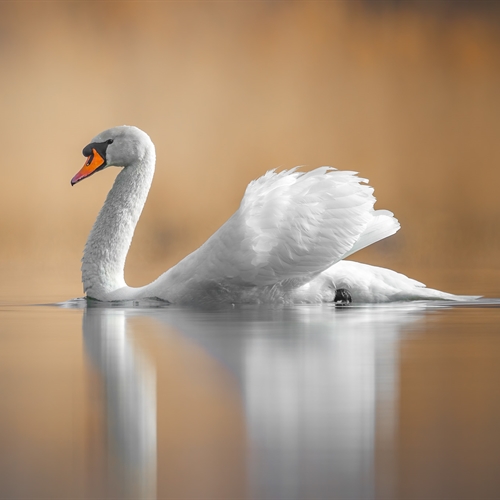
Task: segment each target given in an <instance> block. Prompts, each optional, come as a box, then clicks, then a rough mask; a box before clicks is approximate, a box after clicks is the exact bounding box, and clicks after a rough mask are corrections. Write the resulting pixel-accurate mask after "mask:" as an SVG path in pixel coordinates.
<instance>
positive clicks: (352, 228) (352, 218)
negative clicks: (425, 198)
mask: <svg viewBox="0 0 500 500" xmlns="http://www.w3.org/2000/svg"><path fill="white" fill-rule="evenodd" d="M366 182H367V180H366V179H363V178H360V177H358V176H357V173H356V172H350V171H340V170H335V169H333V168H330V167H320V168H317V169H315V170H312V171H310V172H306V173H304V172H299V171H297V169H292V170H283V171H281V172H276V171H274V170H272V171H269V172H267V173H266V174H265V175H263V176H262V177H260V178H259V179H257V180H255V181H252V182H251V183H250V184H249V185H248V187H247V189H246V192H245V195H244V197H243V199H242V202H241V205H240V207H239V209H238V210H237V211H236V213H235V214H234V215H233V216H232V217H231V218H230V219H229V220H228V221H227V222H226V223H225V224H224V225H223V226H222V227H221V228H220V229H219V230H218V231H217V232H215V233H214V234H213V235H212V237H210V238H209V239H208V240H207V241H206V243H204V244H203V245H202V246H201V247H200V248H199V249H198V250H196V251H195V252H193V253H192V254H190V255H189V256H188V257H186V258H185V259H184V260H182V261H181V262H180V263H179V264H177V265H176V266H174V268H172V269H171V270H169V271H167V273H166V274H165V275H163V276H164V277H165V278H163V277H160V278H159V280H158V281H159V282H161V281H163V279H164V280H165V281H168V283H170V284H172V283H173V282H176V280H179V281H180V280H182V282H183V283H184V284H185V286H186V287H188V288H191V289H193V288H194V287H195V286H198V285H199V284H200V283H207V282H211V283H214V282H215V283H218V284H228V285H235V286H256V287H261V286H268V285H274V284H276V283H282V282H285V281H287V280H289V281H290V282H291V283H293V284H294V286H297V284H299V283H305V282H307V281H309V280H311V279H312V278H313V277H315V276H316V275H318V274H319V273H320V272H322V271H323V270H325V269H327V268H329V267H330V266H331V265H333V264H334V263H336V262H338V261H339V260H340V259H342V258H343V257H344V256H345V255H346V254H349V253H352V252H353V251H355V250H354V249H355V248H356V245H357V246H358V247H359V248H362V247H363V246H366V244H369V242H370V241H371V242H374V241H377V240H378V239H381V237H385V236H383V235H382V236H380V235H381V234H382V233H383V234H386V233H389V232H390V231H393V232H395V231H396V230H397V227H399V226H397V221H396V219H394V218H393V217H392V214H390V212H386V211H384V212H383V213H382V212H381V213H380V214H379V213H378V212H375V211H374V210H373V205H374V203H375V197H374V196H373V189H372V188H371V187H370V186H368V185H367V184H366ZM389 214H390V215H389ZM380 215H383V216H384V217H385V218H386V219H387V220H389V219H392V220H393V221H395V222H387V221H386V222H384V223H380V220H381V219H380V220H378V219H379V218H380ZM374 220H378V222H374ZM396 226H397V227H396ZM379 227H383V228H384V231H385V232H384V231H382V233H380V231H378V228H379ZM388 228H389V229H388ZM365 233H367V234H365ZM363 234H365V236H363ZM391 234H392V233H391ZM377 235H379V236H380V237H378V238H377ZM386 235H388V234H386ZM360 240H361V241H360ZM357 242H358V243H357ZM367 242H368V243H367ZM167 275H168V278H167ZM158 285H160V283H158ZM191 285H193V286H191Z"/></svg>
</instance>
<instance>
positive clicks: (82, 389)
mask: <svg viewBox="0 0 500 500" xmlns="http://www.w3.org/2000/svg"><path fill="white" fill-rule="evenodd" d="M499 381H500V301H497V300H494V299H483V300H482V301H480V302H478V303H474V304H466V305H462V306H455V307H451V306H450V305H449V304H445V303H439V304H436V303H434V304H429V303H414V304H395V305H385V306H371V307H348V308H335V307H333V306H329V305H324V306H314V307H310V306H302V307H294V308H282V309H270V308H265V307H243V308H236V309H227V310H219V311H200V310H193V309H187V308H178V307H173V306H169V307H165V306H159V305H158V304H155V303H140V304H137V303H130V304H125V305H123V304H121V305H118V306H116V307H109V306H108V307H103V306H100V307H99V306H98V305H96V304H90V303H89V304H87V303H86V302H85V301H84V300H74V301H69V302H65V303H61V304H54V305H31V306H30V305H6V302H5V301H4V305H2V306H0V407H1V409H0V498H1V499H2V500H3V499H9V500H10V499H26V498H30V499H42V498H51V499H59V498H61V499H62V498H64V499H73V498H81V499H87V498H89V499H92V498H95V499H97V498H99V499H111V498H113V499H121V498H134V499H137V498H141V499H142V498H144V499H154V498H164V499H186V500H187V499H223V498H225V499H244V498H248V499H257V500H258V499H273V500H275V499H276V500H280V499H283V500H294V499H308V500H314V499H318V500H319V499H353V500H362V499H372V498H379V499H436V498H439V499H447V498H449V499H493V498H499V497H500V474H498V471H499V468H500V389H499Z"/></svg>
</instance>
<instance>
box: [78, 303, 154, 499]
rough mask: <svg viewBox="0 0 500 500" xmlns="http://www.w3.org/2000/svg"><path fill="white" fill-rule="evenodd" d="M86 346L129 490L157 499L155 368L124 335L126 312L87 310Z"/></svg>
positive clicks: (84, 323) (85, 326)
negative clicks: (100, 384) (101, 387)
mask: <svg viewBox="0 0 500 500" xmlns="http://www.w3.org/2000/svg"><path fill="white" fill-rule="evenodd" d="M83 335H84V341H85V347H86V349H87V352H88V354H89V357H90V358H91V360H92V362H93V364H94V365H95V366H96V368H97V369H98V371H99V373H100V375H101V377H102V380H103V385H104V388H105V395H106V412H107V417H108V418H107V421H108V430H109V431H110V434H111V435H112V437H113V438H114V439H113V441H112V443H111V444H112V445H113V446H112V449H111V451H112V456H114V458H115V459H116V460H117V461H118V463H119V465H120V466H121V467H120V469H121V471H120V472H122V475H123V480H124V481H126V484H127V487H128V489H129V490H130V491H131V492H133V493H134V494H136V495H137V496H138V497H140V498H145V499H146V498H156V385H155V375H154V371H153V368H152V367H151V366H150V365H149V364H148V363H147V362H146V360H145V359H144V358H143V357H142V356H140V354H139V353H138V352H137V349H136V348H135V347H134V345H133V343H132V340H131V339H130V337H129V336H128V334H127V331H126V317H125V311H123V310H116V309H109V308H100V307H98V308H88V309H86V310H85V312H84V316H83Z"/></svg>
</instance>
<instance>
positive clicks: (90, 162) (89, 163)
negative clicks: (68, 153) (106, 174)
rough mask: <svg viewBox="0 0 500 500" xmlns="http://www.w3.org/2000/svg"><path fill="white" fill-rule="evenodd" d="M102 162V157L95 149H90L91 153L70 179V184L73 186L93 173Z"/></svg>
mask: <svg viewBox="0 0 500 500" xmlns="http://www.w3.org/2000/svg"><path fill="white" fill-rule="evenodd" d="M104 163H105V160H104V158H103V157H102V156H101V155H100V154H99V153H98V152H97V151H96V150H95V149H92V154H91V155H90V156H88V157H87V160H86V161H85V164H84V165H83V167H82V168H81V169H80V171H79V172H78V173H77V174H76V175H75V176H74V177H73V179H71V185H72V186H74V185H75V184H76V183H77V182H80V181H81V180H82V179H85V178H86V177H89V176H90V175H92V174H94V173H95V172H97V171H98V170H99V169H100V168H101V167H102V166H103V165H104Z"/></svg>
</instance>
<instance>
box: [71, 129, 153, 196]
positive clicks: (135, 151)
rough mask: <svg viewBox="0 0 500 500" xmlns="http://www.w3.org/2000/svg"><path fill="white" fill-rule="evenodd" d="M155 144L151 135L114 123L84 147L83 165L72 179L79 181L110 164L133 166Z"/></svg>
mask: <svg viewBox="0 0 500 500" xmlns="http://www.w3.org/2000/svg"><path fill="white" fill-rule="evenodd" d="M151 150H152V151H153V152H154V145H153V142H152V141H151V139H150V138H149V135H148V134H146V132H143V131H142V130H141V129H139V128H137V127H133V126H129V125H122V126H120V127H113V128H110V129H108V130H105V131H104V132H101V133H100V134H98V135H96V136H95V137H94V138H93V139H92V141H91V142H90V143H89V144H87V146H85V147H84V148H83V151H82V153H83V156H85V157H86V160H85V163H84V165H83V167H82V168H81V169H80V170H79V172H78V173H77V174H76V175H75V176H74V177H73V178H72V179H71V185H72V186H73V185H75V184H76V183H77V182H80V181H81V180H83V179H86V178H87V177H90V176H91V175H92V174H95V173H96V172H99V171H101V170H104V169H105V168H107V167H129V166H131V165H134V164H135V163H137V162H138V161H141V160H142V159H143V158H144V157H145V156H146V155H147V154H148V153H149V152H150V151H151Z"/></svg>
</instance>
